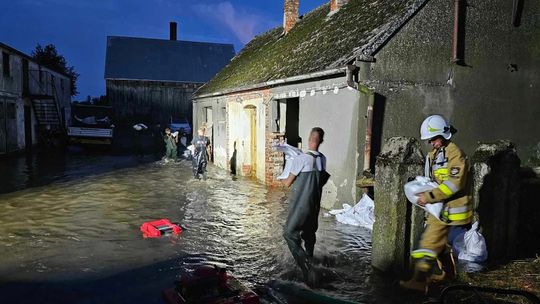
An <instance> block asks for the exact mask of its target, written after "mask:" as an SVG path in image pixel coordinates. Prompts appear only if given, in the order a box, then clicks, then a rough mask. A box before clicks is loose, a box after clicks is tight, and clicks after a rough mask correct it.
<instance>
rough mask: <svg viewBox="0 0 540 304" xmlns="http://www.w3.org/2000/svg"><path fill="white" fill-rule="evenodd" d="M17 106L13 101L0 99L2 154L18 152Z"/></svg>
mask: <svg viewBox="0 0 540 304" xmlns="http://www.w3.org/2000/svg"><path fill="white" fill-rule="evenodd" d="M17 146H18V145H17V106H16V104H15V101H14V100H12V99H6V98H0V153H1V154H5V153H8V152H12V151H15V150H17Z"/></svg>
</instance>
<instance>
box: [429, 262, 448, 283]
mask: <svg viewBox="0 0 540 304" xmlns="http://www.w3.org/2000/svg"><path fill="white" fill-rule="evenodd" d="M446 279H447V275H446V272H445V271H444V269H443V265H442V262H441V261H440V260H439V259H437V263H435V265H434V266H433V271H432V273H431V275H430V276H429V278H428V282H430V283H431V282H434V283H440V282H443V281H445V280H446Z"/></svg>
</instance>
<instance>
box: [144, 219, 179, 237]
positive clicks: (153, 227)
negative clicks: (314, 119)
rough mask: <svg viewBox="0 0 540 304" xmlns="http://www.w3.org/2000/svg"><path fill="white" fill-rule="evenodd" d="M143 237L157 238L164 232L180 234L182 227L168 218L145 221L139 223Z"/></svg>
mask: <svg viewBox="0 0 540 304" xmlns="http://www.w3.org/2000/svg"><path fill="white" fill-rule="evenodd" d="M141 231H142V233H143V237H145V238H157V237H160V236H162V235H165V234H180V232H182V228H181V227H180V226H178V225H177V224H175V223H171V221H169V220H168V219H161V220H157V221H151V222H146V223H144V224H142V225H141Z"/></svg>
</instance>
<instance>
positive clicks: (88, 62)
mask: <svg viewBox="0 0 540 304" xmlns="http://www.w3.org/2000/svg"><path fill="white" fill-rule="evenodd" d="M325 2H326V0H300V14H304V13H306V12H308V11H310V10H312V9H314V8H316V7H317V6H319V5H321V4H323V3H325ZM0 3H1V4H2V11H1V13H0V14H1V18H0V29H1V30H0V41H1V42H3V43H5V44H7V45H9V46H11V47H13V48H16V49H18V50H20V51H22V52H25V53H27V54H30V52H31V51H32V50H33V49H34V47H35V46H36V44H37V43H40V44H42V45H46V44H49V43H52V44H54V45H56V47H57V50H58V51H59V53H60V54H62V55H64V56H65V57H66V59H67V61H68V64H69V65H73V66H75V69H76V71H77V72H78V73H79V74H81V76H80V77H79V81H78V90H79V95H78V96H75V97H74V98H73V100H82V99H85V98H86V96H87V95H91V96H99V95H102V94H105V80H104V79H103V73H104V69H105V46H106V37H107V36H129V37H144V38H160V39H169V21H176V22H178V39H179V40H190V41H208V42H220V43H232V44H234V46H235V50H236V52H238V51H239V50H240V49H241V48H242V47H243V46H244V44H245V43H247V42H249V40H251V38H253V36H254V35H257V34H260V33H263V32H265V31H266V30H268V29H270V28H273V27H275V26H278V25H281V24H282V22H283V21H282V18H283V1H282V0H231V1H219V0H198V1H194V0H191V1H188V0H0Z"/></svg>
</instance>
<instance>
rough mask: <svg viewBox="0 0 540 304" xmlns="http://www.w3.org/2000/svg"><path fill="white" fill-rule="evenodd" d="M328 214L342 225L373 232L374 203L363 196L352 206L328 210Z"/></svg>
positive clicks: (345, 205) (347, 205)
mask: <svg viewBox="0 0 540 304" xmlns="http://www.w3.org/2000/svg"><path fill="white" fill-rule="evenodd" d="M328 213H330V214H333V215H335V216H336V220H337V221H338V222H340V223H343V224H348V225H353V226H362V227H365V228H368V229H370V230H373V223H375V203H374V202H373V200H372V199H371V198H370V197H369V196H368V195H367V194H363V195H362V198H361V199H360V201H359V202H358V203H357V204H356V205H354V207H353V206H351V205H349V204H343V209H336V210H330V211H329V212H328Z"/></svg>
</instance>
